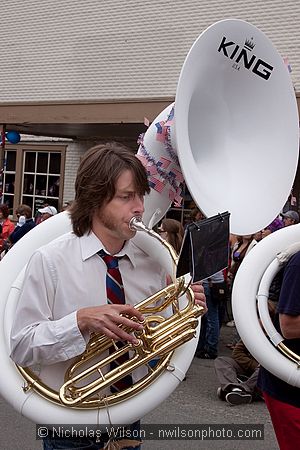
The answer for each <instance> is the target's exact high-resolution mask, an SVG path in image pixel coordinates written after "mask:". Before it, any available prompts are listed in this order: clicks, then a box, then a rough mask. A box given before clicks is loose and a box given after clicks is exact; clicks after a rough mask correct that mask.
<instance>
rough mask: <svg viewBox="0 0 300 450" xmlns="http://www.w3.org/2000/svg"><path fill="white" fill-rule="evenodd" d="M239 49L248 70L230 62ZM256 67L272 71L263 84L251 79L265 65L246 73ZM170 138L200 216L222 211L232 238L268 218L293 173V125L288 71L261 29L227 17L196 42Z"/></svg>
mask: <svg viewBox="0 0 300 450" xmlns="http://www.w3.org/2000/svg"><path fill="white" fill-rule="evenodd" d="M223 39H226V40H225V41H224V42H225V44H223V46H222V45H221V44H222V42H223ZM247 40H248V41H251V43H250V45H254V46H255V47H254V48H253V49H251V48H250V49H248V48H247V47H246V44H245V43H246V41H247ZM228 42H232V45H228ZM224 45H228V46H227V47H225V50H223V49H224ZM248 45H249V44H248ZM236 46H238V47H239V48H238V49H237V51H236V55H237V56H234V57H233V59H231V57H232V55H234V51H235V48H236ZM219 49H220V51H218V50H219ZM242 50H243V52H244V54H246V56H245V58H246V57H247V58H248V60H249V61H251V60H252V58H254V62H253V63H252V64H251V67H250V69H246V68H245V65H246V64H243V61H244V59H243V58H244V56H243V58H242V59H240V60H239V62H238V63H236V62H235V60H236V59H237V57H238V56H239V54H240V52H241V51H242ZM226 55H227V56H226ZM259 61H262V62H263V63H264V64H265V63H267V64H269V65H271V66H272V67H273V70H272V71H270V73H271V75H270V76H269V78H268V79H265V78H263V77H262V76H259V75H257V72H260V73H262V72H264V73H266V72H267V71H268V69H267V68H266V67H267V66H265V65H261V66H258V67H259V70H255V73H254V68H255V67H256V64H257V63H258V62H259ZM175 135H176V136H175V140H176V147H177V153H178V157H179V160H180V166H181V169H182V172H183V175H184V179H185V181H186V183H187V186H188V188H189V192H190V194H191V196H192V197H193V198H194V200H195V202H196V203H197V204H198V206H199V208H200V209H201V210H202V211H203V212H204V213H205V215H206V216H208V217H210V216H213V215H215V214H218V213H222V212H224V211H229V212H230V214H231V219H230V229H231V233H233V234H237V235H248V234H254V233H255V232H257V231H259V230H261V229H263V228H264V227H266V226H267V225H269V224H270V223H271V222H272V221H273V220H274V219H275V217H276V216H277V215H278V213H279V212H280V210H281V209H282V207H283V205H284V204H285V202H286V200H287V198H288V195H289V194H290V192H291V188H292V184H293V181H294V177H295V173H296V169H297V162H298V153H299V119H298V108H297V103H296V97H295V92H294V89H293V85H292V82H291V78H290V75H289V73H288V70H287V68H286V66H285V65H284V62H283V59H282V57H281V56H280V55H279V53H278V52H277V50H276V49H275V47H274V46H273V44H272V43H271V41H270V40H269V39H268V38H267V36H265V34H264V33H262V31H260V30H259V29H258V28H256V27H255V26H253V25H252V24H250V23H248V22H245V21H243V20H236V19H227V20H222V21H219V22H217V23H215V24H213V25H211V26H210V27H208V28H207V29H206V30H205V31H204V32H203V33H202V34H201V35H200V36H199V37H198V39H197V40H196V41H195V43H194V44H193V46H192V47H191V49H190V51H189V53H188V55H187V57H186V60H185V62H184V64H183V67H182V69H181V73H180V77H179V81H178V86H177V91H176V97H175ZM283 167H284V170H283ZM262 196H263V197H264V198H266V199H268V201H264V202H263V201H261V198H262Z"/></svg>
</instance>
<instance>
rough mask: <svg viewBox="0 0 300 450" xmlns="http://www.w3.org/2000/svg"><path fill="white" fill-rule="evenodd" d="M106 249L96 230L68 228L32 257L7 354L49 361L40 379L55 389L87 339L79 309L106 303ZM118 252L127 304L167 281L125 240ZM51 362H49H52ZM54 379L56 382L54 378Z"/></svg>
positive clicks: (28, 361) (24, 361) (27, 361)
mask: <svg viewBox="0 0 300 450" xmlns="http://www.w3.org/2000/svg"><path fill="white" fill-rule="evenodd" d="M101 249H104V250H105V251H106V249H105V248H104V246H103V244H102V243H101V241H100V240H99V239H98V238H97V237H96V235H95V234H94V233H92V232H91V233H90V234H85V235H84V236H82V237H77V236H76V235H75V234H74V233H67V234H65V235H63V236H61V237H60V238H58V239H56V240H54V241H52V242H50V243H49V244H47V245H45V246H43V247H41V248H40V249H38V250H37V251H36V252H35V253H34V254H33V256H32V258H31V259H30V261H29V263H28V266H27V269H26V273H25V278H24V284H23V287H22V291H21V294H20V298H19V303H18V306H17V309H16V315H15V320H14V322H13V326H12V331H11V342H10V343H11V358H12V359H13V360H14V361H15V362H16V363H17V364H19V365H21V366H32V365H37V364H38V366H37V367H38V368H37V371H38V372H39V374H40V375H41V372H44V370H43V369H42V368H41V367H40V366H39V365H40V364H42V366H43V367H44V366H45V365H48V367H47V371H46V372H45V377H46V379H45V377H44V378H43V381H45V382H47V379H48V381H49V384H50V385H52V387H53V388H55V387H57V386H59V385H60V384H61V382H62V376H61V375H58V372H59V373H60V374H62V371H63V370H64V368H66V367H67V366H68V365H69V364H70V360H71V359H72V358H74V357H75V356H77V355H79V354H81V353H82V352H83V351H84V350H85V348H86V344H87V342H88V340H89V335H86V336H83V335H82V334H81V332H80V330H79V328H78V325H77V313H76V312H77V310H78V309H81V308H83V307H89V306H99V305H103V304H106V303H107V298H106V271H107V269H106V265H105V263H104V261H103V260H102V258H101V257H99V256H98V255H97V252H99V250H101ZM117 256H124V257H123V258H122V259H120V260H119V267H120V272H121V275H122V280H123V285H124V290H125V298H126V303H129V304H132V305H135V304H136V303H138V302H140V301H141V300H143V299H144V298H146V297H148V296H149V295H152V294H154V293H155V292H157V291H158V290H160V289H162V288H163V287H164V286H165V282H166V273H165V271H164V270H162V268H161V267H160V266H159V265H158V264H153V261H152V260H151V258H150V257H149V255H147V254H146V253H144V252H143V251H142V250H141V249H140V248H138V247H137V246H136V245H135V244H134V243H133V242H132V241H127V242H126V244H125V246H124V247H123V249H122V250H121V252H120V253H118V254H117ZM51 365H53V366H51ZM54 379H56V381H54Z"/></svg>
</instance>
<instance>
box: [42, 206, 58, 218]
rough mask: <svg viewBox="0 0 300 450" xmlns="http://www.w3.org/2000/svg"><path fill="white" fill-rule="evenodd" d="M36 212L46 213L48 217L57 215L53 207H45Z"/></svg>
mask: <svg viewBox="0 0 300 450" xmlns="http://www.w3.org/2000/svg"><path fill="white" fill-rule="evenodd" d="M38 211H39V212H40V213H41V214H45V213H48V214H50V216H55V214H57V209H56V208H55V207H54V206H45V208H41V209H39V210H38Z"/></svg>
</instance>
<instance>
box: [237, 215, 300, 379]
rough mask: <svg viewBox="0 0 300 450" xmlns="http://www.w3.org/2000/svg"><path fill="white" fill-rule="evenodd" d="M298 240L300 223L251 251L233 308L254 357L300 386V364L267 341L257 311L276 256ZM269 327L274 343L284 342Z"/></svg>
mask: <svg viewBox="0 0 300 450" xmlns="http://www.w3.org/2000/svg"><path fill="white" fill-rule="evenodd" d="M297 241H300V224H298V225H292V226H288V227H285V228H282V229H280V230H277V231H276V232H274V233H272V234H270V235H269V236H267V237H265V238H264V239H262V240H261V241H260V242H259V243H258V244H257V245H255V246H254V247H253V248H252V249H251V252H249V253H248V254H247V255H246V257H245V258H244V260H243V261H242V263H241V265H240V267H239V270H238V272H237V274H236V277H235V280H234V284H233V290H232V307H233V317H234V320H235V324H236V327H237V330H238V332H239V334H240V337H241V339H242V341H243V342H244V344H245V345H246V347H247V348H248V350H249V352H250V353H251V354H252V355H253V357H254V358H255V359H256V360H257V361H258V362H259V363H260V364H261V365H262V366H263V367H265V368H266V369H267V370H269V371H270V372H271V373H273V374H274V375H275V376H277V377H278V378H280V379H282V380H284V381H286V382H287V383H289V384H291V385H293V386H297V387H300V371H299V369H298V368H297V365H296V364H295V363H293V362H292V361H291V360H289V359H288V358H287V357H285V356H284V355H283V354H282V353H280V352H279V350H277V349H276V348H275V346H274V345H273V344H272V343H271V342H270V341H269V340H268V338H267V337H266V335H265V333H264V332H263V329H262V327H261V326H260V324H259V321H258V316H257V311H256V298H257V294H259V295H262V296H263V295H264V296H265V295H266V289H268V287H269V285H270V283H271V281H272V278H273V276H274V275H275V273H276V272H277V270H278V268H279V266H278V264H277V262H276V260H275V258H276V255H277V254H278V253H279V252H282V251H284V250H285V249H286V248H287V247H289V246H290V245H291V244H293V243H295V242H297ZM266 326H267V328H268V330H269V331H270V333H271V334H272V339H273V340H274V342H277V343H279V342H281V340H282V337H281V336H280V334H279V333H277V332H276V330H275V329H274V327H273V325H271V324H270V323H269V325H268V324H267V325H266ZM274 330H275V331H274Z"/></svg>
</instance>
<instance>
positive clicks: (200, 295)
mask: <svg viewBox="0 0 300 450" xmlns="http://www.w3.org/2000/svg"><path fill="white" fill-rule="evenodd" d="M191 289H192V291H193V292H194V296H195V303H196V305H200V306H202V307H203V308H204V314H205V313H206V312H207V305H206V297H205V294H204V288H203V286H202V284H201V283H200V282H198V283H193V284H191Z"/></svg>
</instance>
